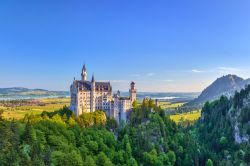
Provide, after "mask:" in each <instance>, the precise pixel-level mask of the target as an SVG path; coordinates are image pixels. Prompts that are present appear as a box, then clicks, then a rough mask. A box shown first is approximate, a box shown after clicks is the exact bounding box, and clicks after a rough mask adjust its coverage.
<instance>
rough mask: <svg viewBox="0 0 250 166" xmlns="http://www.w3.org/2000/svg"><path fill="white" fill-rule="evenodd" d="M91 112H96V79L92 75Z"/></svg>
mask: <svg viewBox="0 0 250 166" xmlns="http://www.w3.org/2000/svg"><path fill="white" fill-rule="evenodd" d="M90 102H91V103H90V112H95V77H94V74H93V75H92V79H91V96H90Z"/></svg>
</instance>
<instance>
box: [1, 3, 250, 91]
mask: <svg viewBox="0 0 250 166" xmlns="http://www.w3.org/2000/svg"><path fill="white" fill-rule="evenodd" d="M249 8H250V1H249V0H239V1H235V0H209V1H205V0H189V1H185V0H176V1H170V0H164V1H158V0H157V1H155V0H152V1H148V0H141V1H139V0H138V1H137V0H119V1H117V0H113V1H110V0H105V1H103V0H99V1H97V0H91V1H90V0H88V1H87V0H86V1H66V0H65V1H63V0H60V1H59V0H58V1H56V0H54V1H51V0H43V1H42V0H41V1H40V0H36V1H34V0H30V1H25V0H24V1H18V0H16V1H14V0H3V1H1V2H0V58H1V60H0V78H1V81H0V87H12V86H22V87H28V88H45V89H49V90H68V89H69V86H70V83H71V82H72V80H73V78H74V77H76V78H77V79H80V71H81V68H82V65H83V63H86V65H87V70H88V76H89V78H90V77H91V75H92V73H94V74H95V78H96V80H110V81H111V82H112V84H113V87H114V89H121V90H127V89H128V83H129V82H130V81H131V80H134V81H135V82H136V83H137V88H138V90H139V91H159V92H161V91H162V92H180V91H182V92H189V91H201V90H202V89H204V88H205V87H206V86H207V85H209V84H210V83H211V82H212V81H213V80H215V79H216V78H217V77H220V76H222V75H225V74H229V73H232V74H238V75H239V76H241V77H243V78H249V77H250V19H249V18H250V10H249Z"/></svg>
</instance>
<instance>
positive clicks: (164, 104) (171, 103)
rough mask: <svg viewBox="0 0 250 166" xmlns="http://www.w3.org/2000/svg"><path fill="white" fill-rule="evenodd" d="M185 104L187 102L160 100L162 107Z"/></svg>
mask: <svg viewBox="0 0 250 166" xmlns="http://www.w3.org/2000/svg"><path fill="white" fill-rule="evenodd" d="M184 104H185V102H168V101H160V102H159V105H160V107H161V108H162V109H164V110H165V109H175V108H177V107H181V106H183V105H184Z"/></svg>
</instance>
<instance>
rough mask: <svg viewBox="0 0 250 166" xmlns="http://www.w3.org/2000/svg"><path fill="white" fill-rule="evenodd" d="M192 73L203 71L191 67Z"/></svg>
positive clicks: (202, 71)
mask: <svg viewBox="0 0 250 166" xmlns="http://www.w3.org/2000/svg"><path fill="white" fill-rule="evenodd" d="M191 71H192V72H193V73H204V72H205V71H204V70H198V69H192V70H191Z"/></svg>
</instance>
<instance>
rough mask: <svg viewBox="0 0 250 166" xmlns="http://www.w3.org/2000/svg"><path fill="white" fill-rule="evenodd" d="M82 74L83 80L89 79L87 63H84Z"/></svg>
mask: <svg viewBox="0 0 250 166" xmlns="http://www.w3.org/2000/svg"><path fill="white" fill-rule="evenodd" d="M81 76H82V80H83V81H86V80H87V69H86V65H85V64H84V65H83V67H82V73H81Z"/></svg>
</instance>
